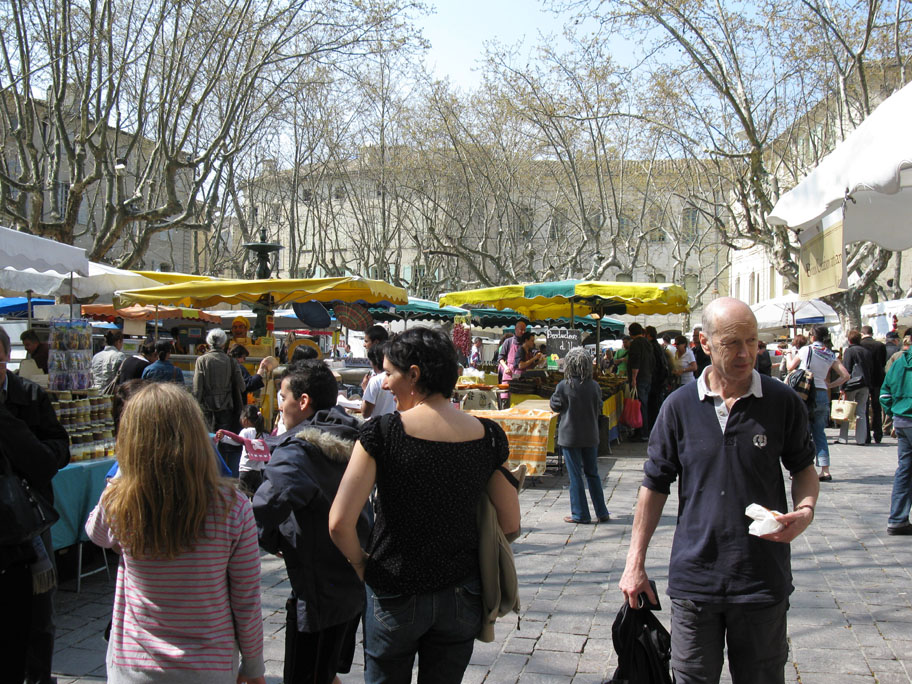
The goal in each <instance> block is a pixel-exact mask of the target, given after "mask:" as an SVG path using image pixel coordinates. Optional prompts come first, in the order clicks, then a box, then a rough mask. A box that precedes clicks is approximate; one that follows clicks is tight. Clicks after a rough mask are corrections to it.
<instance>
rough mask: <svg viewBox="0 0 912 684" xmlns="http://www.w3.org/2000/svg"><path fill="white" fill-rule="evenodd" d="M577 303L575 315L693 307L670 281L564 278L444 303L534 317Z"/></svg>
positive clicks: (466, 294) (455, 296)
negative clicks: (646, 281)
mask: <svg viewBox="0 0 912 684" xmlns="http://www.w3.org/2000/svg"><path fill="white" fill-rule="evenodd" d="M571 302H572V303H573V308H574V314H575V315H586V314H588V313H591V312H593V311H598V312H600V313H602V314H625V313H626V314H630V315H641V314H674V313H686V312H687V311H689V307H688V305H687V292H686V291H685V290H684V288H682V287H680V286H678V285H672V284H670V283H613V282H603V281H590V280H562V281H557V282H550V283H534V284H528V285H502V286H500V287H486V288H481V289H478V290H463V291H461V292H450V293H447V294H445V295H443V296H441V297H440V304H441V306H444V305H447V306H465V305H478V306H488V307H493V308H495V309H513V310H515V311H519V312H520V313H522V314H523V315H526V316H528V317H529V318H531V319H533V320H540V319H547V318H559V317H561V316H567V315H568V312H569V309H570V304H571Z"/></svg>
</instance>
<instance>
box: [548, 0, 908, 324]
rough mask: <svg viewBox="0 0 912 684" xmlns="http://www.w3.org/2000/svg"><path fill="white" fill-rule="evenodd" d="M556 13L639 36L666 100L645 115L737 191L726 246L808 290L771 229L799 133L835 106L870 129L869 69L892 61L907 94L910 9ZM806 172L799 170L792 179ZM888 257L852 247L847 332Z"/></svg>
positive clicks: (645, 6)
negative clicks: (765, 261)
mask: <svg viewBox="0 0 912 684" xmlns="http://www.w3.org/2000/svg"><path fill="white" fill-rule="evenodd" d="M552 4H553V5H554V6H556V7H557V8H559V9H572V10H575V11H576V12H578V13H579V14H578V15H582V16H586V17H589V18H594V19H596V20H597V21H599V22H600V24H601V26H602V29H603V32H604V37H605V38H608V37H610V36H612V35H620V34H622V33H624V34H625V35H628V36H629V35H630V31H631V29H632V30H633V31H635V32H636V35H637V37H638V39H640V40H642V42H643V44H644V45H645V46H646V47H645V50H644V53H645V55H646V56H648V59H646V60H644V62H643V66H642V70H645V71H646V72H647V73H648V75H649V78H650V81H651V88H652V90H653V93H654V94H655V95H656V97H654V98H652V100H651V103H652V107H651V108H648V109H644V111H643V116H644V117H645V118H646V119H648V120H649V121H650V122H651V123H652V124H653V125H656V126H666V127H669V128H670V129H672V130H671V132H672V133H673V135H674V136H675V137H677V138H678V140H680V141H689V145H690V147H691V151H690V153H689V155H688V156H690V157H693V158H699V157H707V158H710V159H712V160H714V162H715V168H716V170H717V171H718V173H719V175H720V177H721V178H722V179H724V181H725V182H726V183H727V184H728V185H729V186H730V187H731V189H732V205H733V208H734V212H733V213H734V216H735V219H736V220H735V221H732V222H731V223H729V224H727V227H726V239H727V240H728V241H729V242H730V243H731V244H732V245H733V246H736V247H743V246H746V245H762V246H763V247H764V248H765V250H766V251H767V253H768V255H769V257H770V260H771V262H772V263H773V265H774V267H775V268H776V270H777V271H778V272H779V273H780V274H782V275H783V276H784V277H785V278H786V279H787V281H788V282H789V284H790V286H791V287H793V288H796V289H797V279H798V272H797V266H796V263H797V259H796V257H797V240H796V237H795V236H794V235H793V234H792V233H791V232H790V231H789V230H788V229H787V228H785V227H781V226H771V225H769V224H768V223H767V221H766V217H767V215H768V214H769V212H770V210H771V209H772V206H773V204H774V203H775V201H776V199H777V198H778V196H779V192H780V190H779V176H780V174H783V175H784V176H787V175H788V174H787V173H784V167H786V166H787V165H786V164H785V163H784V162H785V161H786V159H785V157H786V155H785V154H784V153H785V152H786V151H787V150H788V149H789V147H790V143H789V142H788V136H789V130H788V129H789V126H793V125H797V126H800V125H802V122H803V123H804V124H805V125H806V124H808V123H812V124H813V123H814V122H816V121H819V120H820V117H821V113H820V111H819V110H817V109H816V108H817V107H818V106H819V104H820V103H821V102H828V103H830V102H831V103H833V104H832V106H834V107H836V108H837V110H838V111H839V112H840V116H839V118H838V120H839V126H840V127H842V128H843V129H844V128H850V127H851V126H852V125H853V123H855V122H857V120H859V119H860V118H863V116H865V115H866V114H867V113H868V112H869V111H870V109H871V107H872V106H873V104H874V98H873V97H872V96H871V95H872V93H871V88H870V85H871V84H870V82H869V79H868V78H867V77H868V75H869V73H870V70H869V69H867V66H866V65H867V64H869V63H872V62H874V63H882V62H883V60H888V59H889V60H893V61H894V64H895V66H896V67H897V69H898V71H896V73H897V74H899V77H894V75H893V73H892V72H890V70H884V71H883V78H882V79H881V80H880V83H881V84H883V85H884V86H887V87H888V88H889V87H896V86H897V85H900V84H901V83H902V82H903V80H902V79H903V78H904V77H902V73H904V71H903V70H904V69H905V67H904V66H902V65H905V64H906V62H907V58H906V57H905V46H906V45H908V31H909V25H908V21H907V20H906V18H905V16H904V14H905V12H907V9H902V8H900V7H899V5H895V6H894V7H890V6H889V5H888V3H881V2H871V3H861V4H859V3H854V2H828V3H820V2H817V1H816V0H793V1H791V2H776V3H773V2H766V3H761V4H760V5H755V4H753V3H750V4H749V5H748V4H746V3H745V4H743V6H742V4H739V3H735V4H731V3H728V4H726V5H722V4H721V3H714V2H707V1H705V0H697V1H696V2H686V3H685V2H680V0H657V1H653V0H650V1H649V2H646V1H645V0H620V1H617V2H610V3H609V2H604V1H603V0H580V1H570V2H555V3H552ZM834 76H835V78H833V77H834ZM888 77H889V78H888ZM831 84H833V85H831ZM878 87H879V86H878ZM669 112H674V113H675V115H674V116H669ZM796 130H797V129H796ZM834 132H835V131H834ZM836 139H838V137H836V136H833V138H830V139H829V140H827V141H820V142H821V143H822V144H821V145H820V146H819V147H818V149H817V152H819V153H823V152H825V151H827V150H828V149H829V147H830V146H831V145H832V143H833V142H835V140H836ZM791 142H792V143H794V138H793V139H792V141H791ZM806 161H807V160H806ZM806 170H807V166H805V167H804V169H803V170H800V171H799V170H798V169H797V168H795V169H793V171H792V174H793V176H794V175H796V174H799V173H800V174H803V173H805V172H806ZM889 256H890V255H889V253H887V252H885V250H882V249H880V248H878V247H876V246H873V245H870V244H859V245H853V246H852V248H851V253H850V255H849V260H848V264H847V268H848V269H849V272H850V273H851V274H853V275H854V276H856V277H857V281H855V284H854V285H853V286H852V287H851V288H850V289H849V290H848V291H847V292H845V293H842V294H840V295H834V296H832V297H831V298H830V299H831V300H832V303H833V304H834V306H836V308H837V310H839V311H840V313H841V314H842V315H843V316H844V317H845V318H846V320H847V321H848V322H851V323H856V322H857V320H858V305H859V304H860V302H861V298H862V296H863V294H864V292H865V291H866V290H867V288H868V287H870V286H871V284H872V283H873V282H874V280H875V278H876V277H877V276H878V275H879V274H880V273H881V272H882V271H883V270H884V268H885V267H886V265H887V262H888V260H889Z"/></svg>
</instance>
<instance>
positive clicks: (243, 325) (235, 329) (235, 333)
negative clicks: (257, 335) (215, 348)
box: [231, 316, 253, 347]
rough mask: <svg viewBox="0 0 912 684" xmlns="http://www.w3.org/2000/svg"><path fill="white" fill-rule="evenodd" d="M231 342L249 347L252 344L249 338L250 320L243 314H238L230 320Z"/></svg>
mask: <svg viewBox="0 0 912 684" xmlns="http://www.w3.org/2000/svg"><path fill="white" fill-rule="evenodd" d="M231 343H232V344H240V345H242V346H244V347H249V346H250V345H252V344H253V340H251V339H250V322H249V321H248V320H247V319H246V318H244V317H243V316H238V317H237V318H235V319H234V320H233V321H231Z"/></svg>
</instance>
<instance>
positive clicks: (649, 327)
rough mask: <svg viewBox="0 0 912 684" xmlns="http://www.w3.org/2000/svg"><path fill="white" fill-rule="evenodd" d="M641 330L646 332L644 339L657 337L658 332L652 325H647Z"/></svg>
mask: <svg viewBox="0 0 912 684" xmlns="http://www.w3.org/2000/svg"><path fill="white" fill-rule="evenodd" d="M643 330H644V331H645V332H646V337H651V338H652V339H655V338H657V337H658V336H659V331H658V330H656V329H655V326H654V325H647V326H646V327H645V328H643Z"/></svg>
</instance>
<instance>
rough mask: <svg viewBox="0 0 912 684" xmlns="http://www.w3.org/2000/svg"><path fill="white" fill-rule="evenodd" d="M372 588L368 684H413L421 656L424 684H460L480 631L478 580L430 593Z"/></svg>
mask: <svg viewBox="0 0 912 684" xmlns="http://www.w3.org/2000/svg"><path fill="white" fill-rule="evenodd" d="M366 589H367V605H366V609H365V612H364V682H365V684H381V683H383V684H387V683H389V684H400V683H401V684H409V682H411V680H412V666H413V665H414V662H415V656H416V655H417V656H418V681H419V682H420V684H458V682H461V681H462V677H463V675H464V674H465V669H466V667H467V666H468V664H469V660H470V659H471V658H472V649H473V647H474V645H475V636H476V635H477V634H478V631H479V630H480V629H481V620H482V605H481V581H480V580H479V579H478V577H474V578H472V579H469V580H466V581H465V582H463V583H460V584H458V585H456V586H454V587H447V588H446V589H441V590H440V591H434V592H429V593H427V594H409V595H406V594H398V595H391V594H385V593H384V592H380V593H379V594H378V593H376V592H374V590H373V589H371V588H370V587H369V586H368V587H366Z"/></svg>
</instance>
